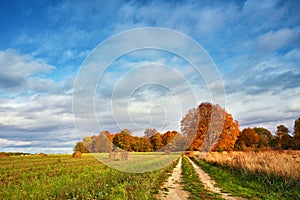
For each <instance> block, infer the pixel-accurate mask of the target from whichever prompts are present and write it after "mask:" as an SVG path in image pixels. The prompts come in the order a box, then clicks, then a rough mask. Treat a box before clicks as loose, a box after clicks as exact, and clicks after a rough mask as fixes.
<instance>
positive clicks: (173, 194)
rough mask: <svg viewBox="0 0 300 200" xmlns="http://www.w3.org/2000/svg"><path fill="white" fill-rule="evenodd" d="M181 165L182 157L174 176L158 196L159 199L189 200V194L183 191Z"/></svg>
mask: <svg viewBox="0 0 300 200" xmlns="http://www.w3.org/2000/svg"><path fill="white" fill-rule="evenodd" d="M181 164H182V157H180V159H179V162H178V164H177V165H176V167H175V168H174V170H173V173H172V175H171V176H170V177H169V178H168V180H167V182H165V184H164V185H163V187H162V190H160V192H159V194H158V197H157V198H158V199H162V200H170V199H172V200H173V199H174V200H181V199H182V200H186V199H188V196H189V193H188V191H186V190H183V187H182V185H181V184H180V183H181V181H182V180H181Z"/></svg>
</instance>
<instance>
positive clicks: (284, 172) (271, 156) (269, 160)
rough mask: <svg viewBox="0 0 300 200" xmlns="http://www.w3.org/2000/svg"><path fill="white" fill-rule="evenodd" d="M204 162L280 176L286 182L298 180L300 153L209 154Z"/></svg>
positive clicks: (299, 174)
mask: <svg viewBox="0 0 300 200" xmlns="http://www.w3.org/2000/svg"><path fill="white" fill-rule="evenodd" d="M205 160H206V161H207V162H216V163H218V164H222V165H226V166H230V167H235V168H241V169H244V170H247V171H250V172H265V173H267V174H272V175H275V176H282V177H286V179H287V180H289V179H293V180H297V179H300V151H264V152H258V153H255V152H230V153H226V152H224V153H217V152H211V153H209V154H207V155H206V157H205Z"/></svg>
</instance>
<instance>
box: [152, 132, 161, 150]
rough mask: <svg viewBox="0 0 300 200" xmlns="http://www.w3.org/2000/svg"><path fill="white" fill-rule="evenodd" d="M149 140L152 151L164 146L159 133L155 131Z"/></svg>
mask: <svg viewBox="0 0 300 200" xmlns="http://www.w3.org/2000/svg"><path fill="white" fill-rule="evenodd" d="M150 142H151V144H152V149H153V151H158V150H160V149H161V148H162V147H163V146H164V145H163V143H162V138H161V135H160V133H156V134H155V135H153V136H151V137H150Z"/></svg>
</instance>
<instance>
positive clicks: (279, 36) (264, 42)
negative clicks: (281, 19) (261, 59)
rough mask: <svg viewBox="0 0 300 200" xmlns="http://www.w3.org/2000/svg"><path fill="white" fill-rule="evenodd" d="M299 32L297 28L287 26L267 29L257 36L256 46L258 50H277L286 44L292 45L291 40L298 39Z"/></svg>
mask: <svg viewBox="0 0 300 200" xmlns="http://www.w3.org/2000/svg"><path fill="white" fill-rule="evenodd" d="M299 34H300V32H299V30H297V29H288V28H283V29H279V30H277V31H269V32H267V33H265V34H263V35H260V36H259V37H258V40H257V48H258V50H260V51H274V50H279V49H280V48H282V47H286V46H287V45H293V42H295V41H296V39H298V37H299Z"/></svg>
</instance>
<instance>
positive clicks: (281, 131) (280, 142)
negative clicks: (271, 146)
mask: <svg viewBox="0 0 300 200" xmlns="http://www.w3.org/2000/svg"><path fill="white" fill-rule="evenodd" d="M289 132H290V131H289V129H288V128H287V127H286V126H284V125H279V126H277V132H276V137H275V149H292V148H293V146H294V145H293V138H292V136H290V135H289Z"/></svg>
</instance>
